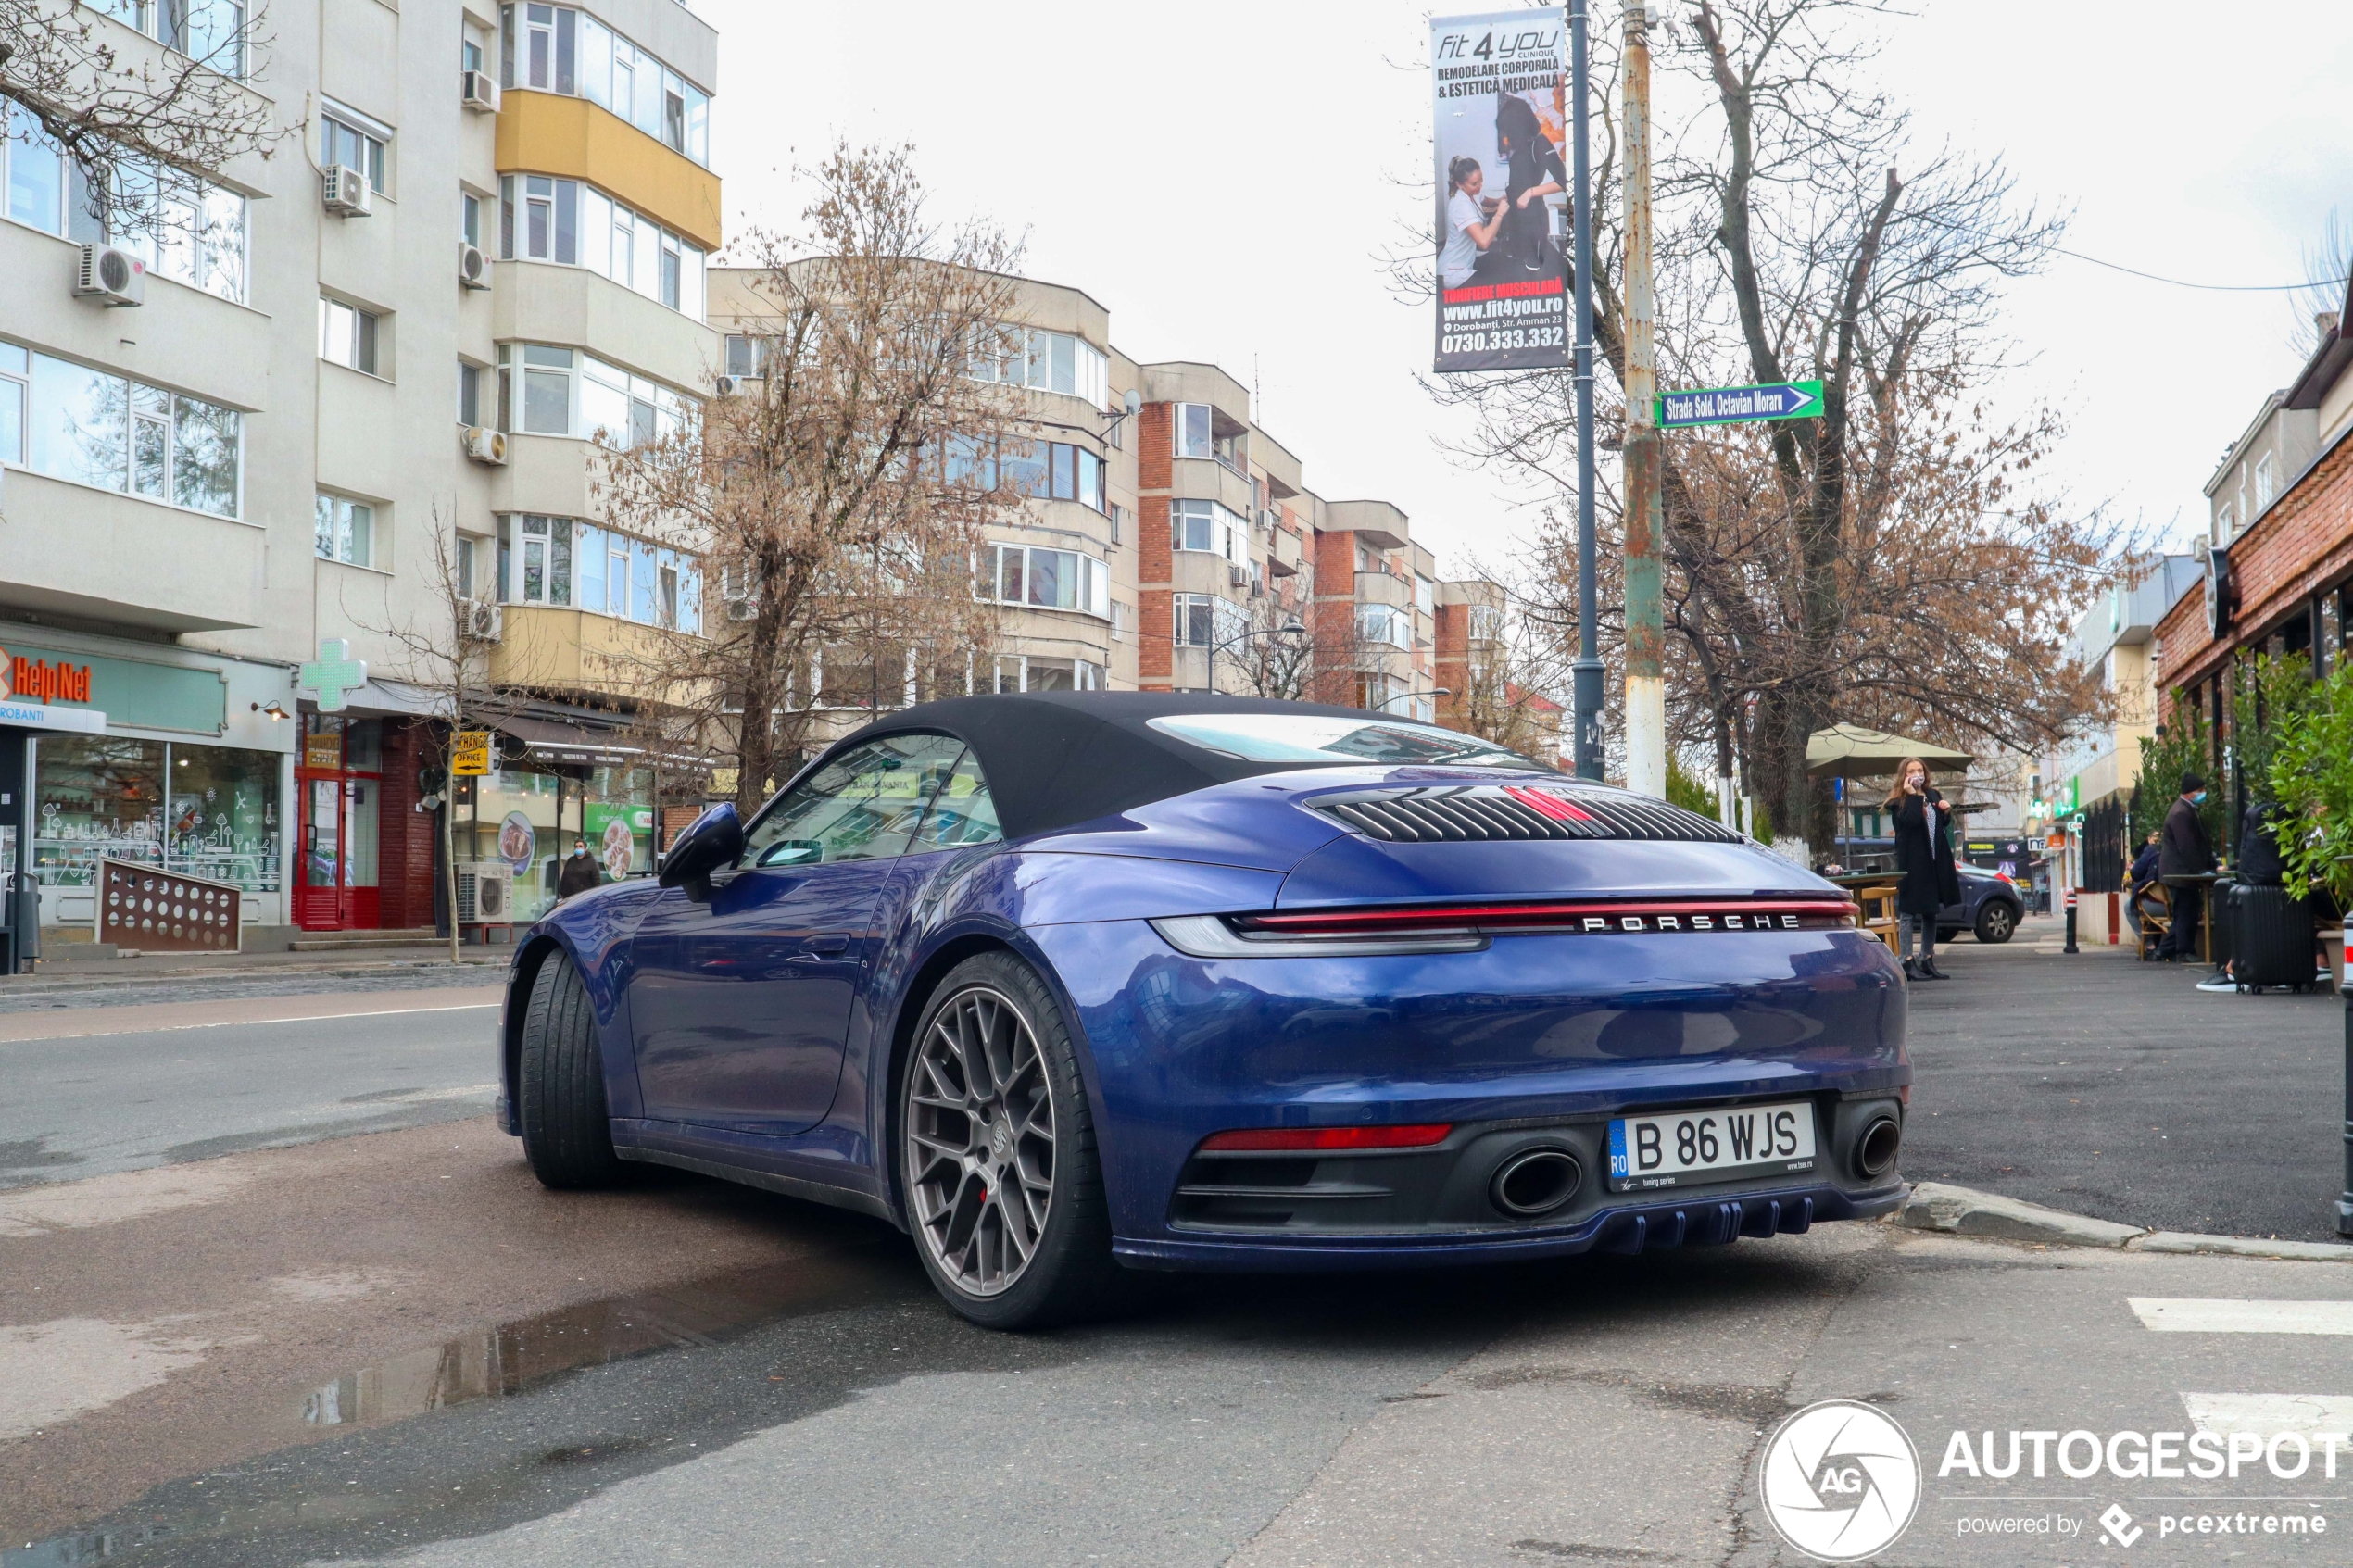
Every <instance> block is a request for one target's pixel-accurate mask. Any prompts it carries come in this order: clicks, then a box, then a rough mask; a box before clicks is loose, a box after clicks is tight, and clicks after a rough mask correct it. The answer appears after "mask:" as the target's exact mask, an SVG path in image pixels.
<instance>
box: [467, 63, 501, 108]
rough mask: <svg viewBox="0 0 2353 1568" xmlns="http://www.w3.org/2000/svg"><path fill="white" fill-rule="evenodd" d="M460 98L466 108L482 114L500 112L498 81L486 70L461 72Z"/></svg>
mask: <svg viewBox="0 0 2353 1568" xmlns="http://www.w3.org/2000/svg"><path fill="white" fill-rule="evenodd" d="M458 96H459V100H460V101H462V102H463V103H464V104H465V106H466V107H468V108H470V109H472V110H474V111H476V112H477V113H480V114H497V112H498V79H497V77H495V76H493V75H491V74H490V73H489V72H488V71H486V70H461V71H459V73H458Z"/></svg>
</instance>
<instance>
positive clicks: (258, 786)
mask: <svg viewBox="0 0 2353 1568" xmlns="http://www.w3.org/2000/svg"><path fill="white" fill-rule="evenodd" d="M43 749H44V752H45V751H46V750H47V746H44V747H43ZM44 760H45V759H44ZM169 760H170V766H169V768H168V769H167V770H166V771H167V773H168V774H169V778H170V782H169V784H168V785H167V790H166V799H165V808H164V836H163V847H164V850H163V852H164V869H165V870H167V871H174V872H184V873H186V874H187V875H189V876H202V877H210V878H212V879H213V880H214V881H216V882H231V883H234V884H237V885H238V886H239V887H242V888H244V889H245V891H246V892H248V893H274V892H276V891H277V890H278V887H279V880H278V877H279V859H278V857H279V843H280V835H279V832H278V768H279V761H280V759H279V757H278V754H277V753H275V752H271V751H240V750H237V749H234V748H233V747H230V746H181V745H178V744H176V743H175V744H174V745H173V746H171V747H170V759H169Z"/></svg>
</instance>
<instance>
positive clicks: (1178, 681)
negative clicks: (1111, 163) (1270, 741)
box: [711, 269, 1501, 734]
mask: <svg viewBox="0 0 2353 1568" xmlns="http://www.w3.org/2000/svg"><path fill="white" fill-rule="evenodd" d="M756 276H757V274H755V273H751V272H748V271H742V270H726V269H714V270H712V272H711V322H712V325H713V326H714V328H716V329H717V330H719V331H721V332H724V333H726V334H728V350H727V352H728V363H729V369H730V370H733V371H736V372H741V373H749V372H750V371H752V370H754V369H755V368H756V364H757V358H758V351H757V349H756V346H755V340H757V339H758V338H759V337H760V336H761V332H763V327H762V320H763V316H764V315H765V313H766V308H767V307H765V305H764V303H763V301H762V300H761V297H760V296H759V295H758V293H757V292H756V291H755V290H754V288H753V287H752V282H753V281H754V279H755V278H756ZM1013 309H1014V312H1015V315H1016V317H1017V318H1018V319H1017V320H1015V321H1014V322H1013V323H1012V324H1013V325H1014V326H1016V327H1018V328H1020V329H1021V331H1022V332H1023V341H1024V345H1025V350H1026V352H1025V353H1024V354H1023V355H1022V356H1021V357H1020V361H1021V363H1020V366H1019V369H1018V370H1016V371H1015V372H1013V373H1014V374H1015V375H1016V376H1017V378H1018V384H1019V385H1020V386H1021V387H1022V388H1023V389H1024V390H1025V393H1026V396H1027V397H1028V399H1029V409H1030V413H1031V418H1030V427H1029V432H1028V434H1027V436H1026V438H1025V439H1024V440H1022V441H1020V442H1017V443H1008V444H1007V446H1006V449H1005V450H1004V451H1002V452H1000V454H999V456H998V463H999V467H1000V470H1002V471H1007V472H1011V473H1017V474H1021V475H1025V476H1026V478H1024V479H1023V480H1022V481H1020V483H1022V484H1023V485H1024V487H1025V488H1026V489H1027V490H1028V492H1029V494H1030V497H1031V498H1030V499H1029V500H1028V501H1026V503H1025V504H1024V506H1023V507H1022V508H1021V510H1020V511H1019V513H1017V514H1015V515H1013V516H1011V517H1009V518H1007V519H1006V520H1005V521H1004V522H1003V524H1002V525H1001V526H1000V527H999V528H997V529H995V530H993V531H992V532H991V533H990V535H989V537H988V540H987V541H986V542H985V545H984V550H985V555H984V558H983V559H982V560H981V561H980V562H978V563H977V565H976V571H975V580H976V583H977V584H978V589H977V591H978V592H979V593H980V594H981V595H982V596H984V597H990V598H994V599H995V600H996V601H997V602H998V603H1000V605H1002V606H1003V607H1004V610H1005V615H1004V620H1003V622H1002V633H1001V636H1000V643H999V646H998V647H997V649H996V650H994V651H993V653H992V654H991V655H990V656H989V658H988V663H987V664H986V666H985V667H983V668H980V669H978V670H976V671H975V678H974V687H975V690H981V691H992V690H993V691H1000V692H1013V691H1060V690H1080V691H1085V690H1096V689H1101V690H1120V691H1134V690H1143V691H1220V692H1227V693H1242V694H1255V695H1263V696H1284V697H1294V698H1301V699H1304V700H1310V701H1325V702H1340V703H1351V704H1356V705H1359V706H1363V707H1368V708H1376V709H1384V710H1386V711H1389V712H1392V713H1396V714H1399V715H1401V716H1405V717H1413V718H1419V719H1425V720H1427V719H1431V718H1434V717H1436V715H1437V713H1438V711H1439V709H1438V708H1437V706H1436V705H1437V704H1438V702H1440V701H1441V700H1442V699H1441V696H1440V695H1439V692H1438V687H1439V685H1440V684H1441V683H1440V682H1439V681H1438V680H1437V679H1436V669H1437V666H1436V662H1435V661H1436V658H1437V650H1438V647H1439V642H1440V626H1441V616H1446V615H1449V614H1452V615H1453V616H1455V617H1456V618H1457V619H1459V620H1460V621H1461V622H1462V624H1463V628H1464V630H1463V633H1462V634H1463V637H1464V638H1465V639H1467V638H1468V636H1469V633H1468V630H1467V628H1468V621H1469V618H1470V616H1471V614H1472V613H1473V608H1472V607H1473V605H1474V604H1476V605H1478V606H1481V607H1488V606H1491V607H1492V608H1494V610H1495V611H1496V613H1497V614H1499V615H1500V610H1501V590H1500V589H1498V588H1496V587H1495V586H1494V585H1493V584H1491V583H1474V584H1459V583H1443V582H1441V580H1440V578H1439V574H1438V566H1437V561H1436V558H1435V557H1434V556H1433V555H1432V554H1431V553H1430V551H1429V550H1428V547H1427V546H1423V545H1421V544H1418V543H1416V541H1415V540H1414V538H1413V537H1412V530H1411V525H1410V523H1409V521H1408V520H1407V519H1406V517H1405V514H1404V513H1403V512H1402V511H1401V510H1399V509H1398V508H1396V507H1394V506H1392V505H1390V503H1389V502H1386V501H1378V500H1329V501H1327V500H1326V499H1324V498H1323V497H1322V496H1320V495H1317V494H1316V493H1315V491H1314V490H1313V489H1311V488H1310V487H1309V486H1308V484H1307V483H1306V480H1305V477H1304V470H1303V469H1302V463H1301V460H1300V458H1299V457H1298V456H1297V455H1296V454H1294V453H1293V452H1291V450H1290V448H1288V447H1286V446H1284V445H1282V444H1281V443H1280V442H1279V441H1277V439H1276V438H1275V437H1274V436H1273V435H1272V434H1270V433H1268V432H1266V431H1265V430H1263V429H1261V428H1260V427H1259V426H1258V425H1257V424H1256V423H1255V421H1254V420H1253V418H1252V408H1251V398H1250V394H1249V392H1248V390H1247V389H1246V388H1245V387H1243V386H1242V384H1241V383H1239V382H1238V381H1236V380H1235V379H1234V377H1233V376H1231V375H1230V374H1228V373H1227V372H1226V371H1225V370H1221V369H1219V368H1218V367H1217V366H1214V365H1210V364H1203V363H1199V362H1194V361H1184V360H1176V361H1166V362H1162V363H1148V364H1147V363H1139V362H1137V361H1136V360H1135V359H1133V358H1130V357H1129V356H1127V355H1126V354H1124V353H1122V352H1121V351H1120V350H1119V349H1118V348H1117V347H1116V346H1115V345H1114V344H1113V342H1112V334H1111V317H1110V312H1109V311H1108V310H1107V309H1106V308H1105V307H1103V306H1102V305H1101V303H1100V302H1099V301H1097V300H1096V299H1094V298H1093V297H1092V296H1091V295H1088V294H1086V293H1085V292H1084V291H1082V290H1079V289H1076V288H1072V287H1068V286H1066V285H1062V284H1054V283H1046V282H1034V281H1029V280H1022V281H1019V282H1017V283H1016V284H1015V288H1014V304H1013ZM1131 402H1132V405H1133V410H1132V412H1131V411H1130V406H1131ZM1482 635H1484V636H1486V637H1488V638H1489V639H1490V640H1491V638H1492V635H1493V633H1492V631H1491V630H1489V631H1483V632H1482ZM812 690H815V691H817V692H818V693H819V694H820V701H821V704H822V703H823V702H824V701H825V700H826V698H825V696H824V692H825V685H824V672H823V671H822V669H820V670H818V671H812ZM912 691H913V675H912V671H911V672H910V678H909V684H908V692H909V694H910V695H911V696H912ZM870 702H871V689H870V686H866V685H862V688H861V689H860V690H859V691H857V692H853V693H847V694H844V706H843V707H842V709H841V710H840V712H839V713H838V714H837V716H835V718H834V719H833V720H832V721H829V722H828V724H827V725H825V726H824V729H823V732H822V733H824V734H833V733H837V732H838V731H839V730H841V729H842V728H844V727H846V726H848V725H849V724H850V723H854V722H856V721H858V719H859V718H860V717H861V716H862V715H863V714H864V713H865V712H866V711H868V710H869V709H868V708H867V707H866V706H862V705H863V704H867V703H870Z"/></svg>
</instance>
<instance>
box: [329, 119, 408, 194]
mask: <svg viewBox="0 0 2353 1568" xmlns="http://www.w3.org/2000/svg"><path fill="white" fill-rule="evenodd" d="M391 140H392V130H391V128H390V127H388V126H384V125H380V124H378V123H377V122H376V121H374V120H372V119H369V118H368V117H367V116H365V115H363V114H360V113H359V112H358V111H357V110H354V109H347V108H345V107H342V106H341V105H339V104H329V105H328V106H327V107H326V110H325V111H324V112H323V113H322V114H321V116H320V118H319V161H320V162H321V163H323V164H325V165H326V166H327V167H328V168H330V169H333V168H337V167H341V168H344V169H356V170H358V171H359V173H361V174H364V175H366V176H367V177H368V188H369V189H370V190H371V191H374V192H377V193H379V194H382V193H383V192H384V190H385V188H386V187H385V184H384V181H385V178H386V174H385V168H384V165H385V157H384V148H385V146H386V144H388V143H390V141H391Z"/></svg>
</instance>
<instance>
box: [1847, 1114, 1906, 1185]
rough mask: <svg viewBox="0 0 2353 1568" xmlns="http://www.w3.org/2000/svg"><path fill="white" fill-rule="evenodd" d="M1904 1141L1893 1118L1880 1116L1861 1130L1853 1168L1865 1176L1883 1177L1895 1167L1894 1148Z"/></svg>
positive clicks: (1900, 1129) (1900, 1130) (1856, 1145)
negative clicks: (1861, 1133)
mask: <svg viewBox="0 0 2353 1568" xmlns="http://www.w3.org/2000/svg"><path fill="white" fill-rule="evenodd" d="M1903 1141H1904V1130H1903V1129H1902V1128H1901V1127H1899V1126H1897V1125H1896V1124H1895V1118H1894V1117H1893V1116H1882V1117H1881V1118H1879V1119H1878V1120H1877V1121H1875V1122H1873V1123H1871V1124H1870V1125H1869V1126H1868V1127H1866V1128H1864V1129H1863V1135H1862V1137H1861V1138H1859V1139H1857V1140H1856V1144H1855V1168H1856V1170H1858V1171H1860V1172H1862V1173H1863V1174H1865V1175H1867V1176H1884V1175H1885V1174H1887V1173H1888V1172H1889V1171H1891V1170H1893V1169H1894V1166H1895V1148H1896V1146H1897V1145H1898V1144H1900V1143H1902V1142H1903Z"/></svg>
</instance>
